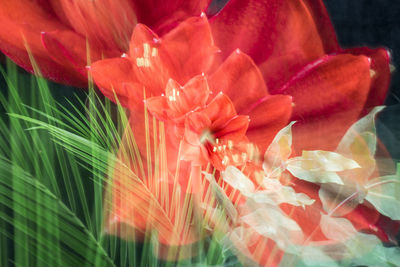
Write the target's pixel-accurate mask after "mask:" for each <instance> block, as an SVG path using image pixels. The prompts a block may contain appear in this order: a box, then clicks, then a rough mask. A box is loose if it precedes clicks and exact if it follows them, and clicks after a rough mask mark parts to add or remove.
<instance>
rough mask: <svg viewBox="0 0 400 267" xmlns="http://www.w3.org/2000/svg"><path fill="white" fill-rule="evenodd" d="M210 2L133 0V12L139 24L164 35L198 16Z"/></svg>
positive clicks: (207, 0) (197, 0) (208, 0)
mask: <svg viewBox="0 0 400 267" xmlns="http://www.w3.org/2000/svg"><path fill="white" fill-rule="evenodd" d="M209 2H210V0H186V1H181V0H166V1H160V0H150V1H149V0H135V1H134V5H135V11H136V14H137V17H138V21H139V22H140V23H143V24H146V25H148V26H150V27H151V28H152V29H155V30H156V32H158V33H160V34H161V33H165V32H167V31H169V30H170V29H172V28H173V27H175V26H176V25H178V23H179V22H181V21H183V20H185V19H186V18H188V17H191V16H199V15H200V13H201V12H202V11H204V10H205V9H206V8H207V6H208V4H209Z"/></svg>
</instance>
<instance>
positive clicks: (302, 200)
mask: <svg viewBox="0 0 400 267" xmlns="http://www.w3.org/2000/svg"><path fill="white" fill-rule="evenodd" d="M263 186H264V187H265V190H263V191H260V193H262V194H265V195H267V196H268V197H269V198H270V199H272V200H273V201H275V202H276V203H277V204H281V203H288V204H291V205H293V206H303V207H304V206H305V205H311V204H313V203H314V202H315V200H314V199H311V198H310V197H309V196H307V195H306V194H304V193H296V191H294V189H293V188H292V187H290V186H284V185H282V184H281V183H280V182H279V180H277V179H269V178H267V177H265V178H264V180H263Z"/></svg>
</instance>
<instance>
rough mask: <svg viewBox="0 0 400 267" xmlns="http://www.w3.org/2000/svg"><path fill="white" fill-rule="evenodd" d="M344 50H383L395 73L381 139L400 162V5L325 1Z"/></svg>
mask: <svg viewBox="0 0 400 267" xmlns="http://www.w3.org/2000/svg"><path fill="white" fill-rule="evenodd" d="M324 2H325V5H326V8H327V9H328V12H329V14H330V16H331V19H332V21H333V24H334V26H335V29H336V33H337V35H338V39H339V42H340V44H341V45H342V46H343V47H352V46H363V45H365V46H370V47H378V46H384V47H386V48H387V49H389V51H390V53H391V55H392V61H393V62H392V64H393V65H394V66H395V68H396V70H395V71H394V72H393V73H392V81H391V88H390V91H389V95H388V96H387V98H386V105H387V106H388V107H387V108H386V109H385V110H384V111H383V112H382V113H381V115H380V116H379V120H378V123H377V129H378V135H379V137H380V138H381V140H382V141H383V142H384V143H385V145H386V147H387V148H388V150H389V151H390V153H391V155H392V157H393V158H394V159H395V160H397V161H398V160H400V1H398V0H379V1H376V0H356V1H348V0H324Z"/></svg>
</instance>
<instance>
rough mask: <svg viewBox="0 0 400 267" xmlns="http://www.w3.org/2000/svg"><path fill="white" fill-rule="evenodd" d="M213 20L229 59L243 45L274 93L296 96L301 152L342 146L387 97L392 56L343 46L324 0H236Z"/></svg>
mask: <svg viewBox="0 0 400 267" xmlns="http://www.w3.org/2000/svg"><path fill="white" fill-rule="evenodd" d="M210 25H211V28H212V31H213V36H214V38H215V42H216V45H217V46H218V47H220V49H221V51H222V57H223V58H226V57H228V56H229V55H230V53H231V52H232V51H234V50H235V49H237V48H239V49H241V50H242V51H243V52H244V53H246V54H248V55H249V56H251V57H252V59H253V60H254V62H255V63H256V64H257V66H258V67H259V69H260V70H261V73H262V75H263V77H264V80H265V83H266V85H267V87H268V90H269V92H270V93H271V94H285V95H291V96H292V97H293V103H294V108H293V115H292V118H291V120H296V121H297V123H296V125H294V127H293V142H294V147H295V151H296V152H297V153H301V151H302V150H303V149H324V150H333V149H335V147H336V145H337V144H338V142H339V140H340V138H341V137H342V136H343V134H344V133H345V131H346V129H347V128H349V127H350V125H351V124H352V123H353V122H354V121H356V120H357V119H358V118H360V117H361V116H362V115H365V114H366V113H367V112H368V111H369V109H371V108H372V107H373V106H376V105H379V104H382V103H383V101H384V99H385V97H386V93H387V90H388V85H389V80H390V70H389V60H390V59H389V54H388V53H387V51H386V50H385V49H382V48H379V49H370V48H365V47H363V48H352V49H343V48H341V47H340V46H339V44H338V42H337V39H336V35H335V32H334V29H333V27H332V25H331V22H330V19H329V16H328V14H327V12H326V10H325V7H324V5H323V2H322V0H300V1H299V0H286V1H281V0H249V1H242V0H231V1H229V2H228V3H227V5H226V6H225V7H224V8H223V9H222V10H221V11H220V12H219V13H218V14H217V15H215V16H214V17H212V18H211V19H210Z"/></svg>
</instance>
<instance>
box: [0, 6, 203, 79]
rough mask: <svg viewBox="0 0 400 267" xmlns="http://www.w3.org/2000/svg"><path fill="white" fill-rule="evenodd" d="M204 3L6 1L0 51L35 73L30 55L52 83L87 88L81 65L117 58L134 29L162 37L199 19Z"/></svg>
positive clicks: (0, 20)
mask: <svg viewBox="0 0 400 267" xmlns="http://www.w3.org/2000/svg"><path fill="white" fill-rule="evenodd" d="M208 3H209V1H208V0H200V1H190V0H185V1H182V0H170V1H169V0H168V1H158V0H150V1H149V0H121V1H117V2H116V1H112V0H96V1H80V0H72V1H71V0H4V1H1V2H0V25H1V29H0V50H1V51H2V52H3V53H4V54H6V55H7V56H9V57H10V58H11V59H12V60H14V61H15V62H16V63H17V64H18V65H20V66H21V67H23V68H25V69H26V70H28V71H31V72H33V67H32V64H31V59H30V58H29V53H30V54H31V55H32V56H33V58H34V60H35V61H36V62H37V64H38V66H39V68H40V71H41V73H42V74H43V75H44V76H45V77H46V78H49V79H51V80H54V81H57V82H61V83H67V84H71V85H75V86H82V87H86V86H87V72H86V69H85V66H86V65H88V64H90V63H91V62H93V61H96V60H99V59H102V58H107V57H113V56H117V55H121V54H122V53H124V52H126V51H127V49H128V46H129V39H130V37H131V34H132V30H133V28H134V27H135V25H136V24H137V23H138V22H139V23H144V24H146V25H148V26H149V27H151V28H152V29H154V30H155V31H157V32H158V33H163V32H165V31H168V30H170V29H171V28H173V27H174V26H176V25H177V24H178V23H179V22H180V21H182V20H184V19H186V18H187V17H190V16H193V15H199V14H200V13H201V12H202V11H204V10H205V9H206V7H207V6H208Z"/></svg>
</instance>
